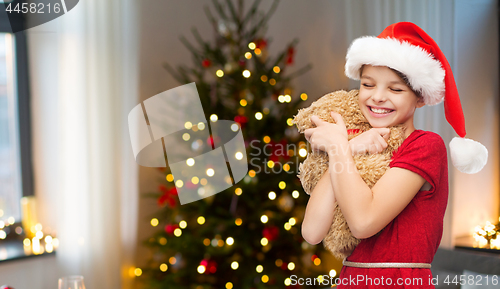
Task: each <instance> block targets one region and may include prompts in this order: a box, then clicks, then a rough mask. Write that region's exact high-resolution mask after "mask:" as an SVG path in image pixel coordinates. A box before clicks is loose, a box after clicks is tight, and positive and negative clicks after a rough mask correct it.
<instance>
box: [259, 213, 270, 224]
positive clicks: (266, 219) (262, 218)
mask: <svg viewBox="0 0 500 289" xmlns="http://www.w3.org/2000/svg"><path fill="white" fill-rule="evenodd" d="M260 221H261V222H262V223H264V224H265V223H267V221H269V218H268V217H267V216H266V215H262V216H261V217H260Z"/></svg>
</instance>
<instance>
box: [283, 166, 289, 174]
mask: <svg viewBox="0 0 500 289" xmlns="http://www.w3.org/2000/svg"><path fill="white" fill-rule="evenodd" d="M283 170H284V171H285V172H288V171H289V170H290V165H289V164H284V165H283Z"/></svg>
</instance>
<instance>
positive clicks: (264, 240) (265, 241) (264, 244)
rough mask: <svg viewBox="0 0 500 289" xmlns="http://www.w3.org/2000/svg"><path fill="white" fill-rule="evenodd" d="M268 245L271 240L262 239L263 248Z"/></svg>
mask: <svg viewBox="0 0 500 289" xmlns="http://www.w3.org/2000/svg"><path fill="white" fill-rule="evenodd" d="M268 243H269V240H268V239H267V238H266V237H264V238H262V239H260V244H261V245H262V246H267V244H268Z"/></svg>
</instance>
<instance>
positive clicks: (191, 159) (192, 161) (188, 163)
mask: <svg viewBox="0 0 500 289" xmlns="http://www.w3.org/2000/svg"><path fill="white" fill-rule="evenodd" d="M186 164H187V165H188V166H190V167H192V166H193V165H194V159H193V158H189V159H187V160H186Z"/></svg>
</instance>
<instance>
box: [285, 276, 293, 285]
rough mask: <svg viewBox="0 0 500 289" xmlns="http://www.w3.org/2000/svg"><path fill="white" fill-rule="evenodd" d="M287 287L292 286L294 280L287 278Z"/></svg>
mask: <svg viewBox="0 0 500 289" xmlns="http://www.w3.org/2000/svg"><path fill="white" fill-rule="evenodd" d="M285 285H286V286H290V285H292V280H291V279H290V278H286V279H285Z"/></svg>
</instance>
